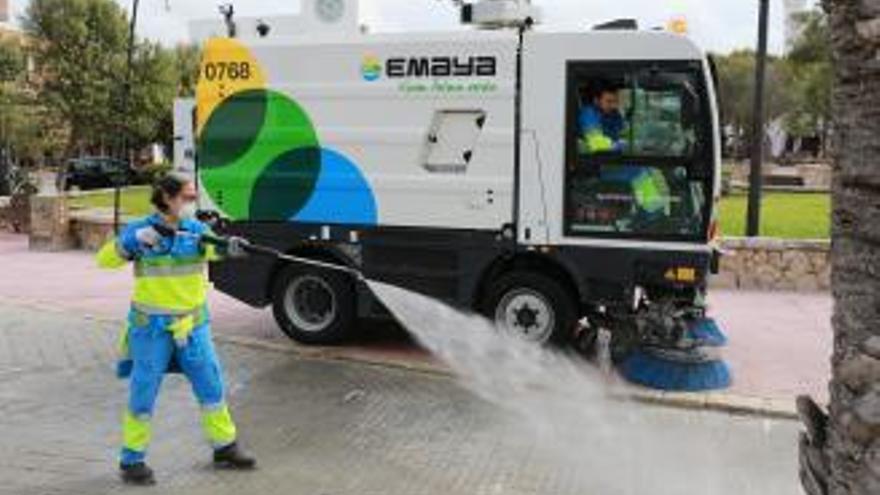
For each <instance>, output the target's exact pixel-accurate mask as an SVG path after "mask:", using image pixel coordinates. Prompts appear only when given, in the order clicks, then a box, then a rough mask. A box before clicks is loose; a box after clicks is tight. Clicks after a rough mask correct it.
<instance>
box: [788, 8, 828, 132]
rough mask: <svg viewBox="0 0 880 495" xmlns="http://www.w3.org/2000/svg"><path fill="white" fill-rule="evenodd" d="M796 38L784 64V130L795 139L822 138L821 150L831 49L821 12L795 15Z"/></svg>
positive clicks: (826, 26) (825, 125)
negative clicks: (786, 103) (786, 101)
mask: <svg viewBox="0 0 880 495" xmlns="http://www.w3.org/2000/svg"><path fill="white" fill-rule="evenodd" d="M797 22H798V24H799V25H800V36H798V37H797V39H796V40H795V42H794V44H793V45H792V47H791V50H790V51H789V52H788V54H787V56H786V59H785V62H786V80H787V83H786V87H787V88H789V94H790V95H791V97H790V100H789V101H790V108H789V109H788V111H787V112H786V116H785V128H786V131H788V133H789V134H791V135H792V136H795V137H812V136H816V135H819V136H821V137H822V139H821V141H822V146H823V148H824V146H825V143H826V141H827V135H828V127H829V125H828V124H829V122H830V120H831V82H832V78H833V75H832V68H831V48H830V39H829V32H828V20H827V16H826V15H825V14H824V12H822V11H819V10H814V11H808V12H804V13H801V14H798V15H797Z"/></svg>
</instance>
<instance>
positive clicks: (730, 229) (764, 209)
mask: <svg viewBox="0 0 880 495" xmlns="http://www.w3.org/2000/svg"><path fill="white" fill-rule="evenodd" d="M747 203H748V196H747V195H746V194H745V193H735V194H733V195H731V196H728V197H726V198H724V199H722V200H721V232H722V234H723V235H725V236H727V237H738V236H743V235H745V232H746V208H747V206H746V205H747ZM761 235H762V236H764V237H779V238H786V239H827V238H828V237H830V235H831V195H830V194H827V193H782V192H765V193H764V201H763V203H762V206H761Z"/></svg>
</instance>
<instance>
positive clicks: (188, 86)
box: [174, 43, 202, 98]
mask: <svg viewBox="0 0 880 495" xmlns="http://www.w3.org/2000/svg"><path fill="white" fill-rule="evenodd" d="M174 59H175V62H176V68H177V79H178V87H177V96H180V97H184V98H191V97H194V96H195V95H196V83H197V82H198V79H199V66H200V64H201V61H202V49H201V47H200V46H199V45H192V44H183V43H181V44H178V45H177V46H175V47H174Z"/></svg>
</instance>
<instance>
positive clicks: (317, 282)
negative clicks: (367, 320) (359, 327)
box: [272, 265, 357, 345]
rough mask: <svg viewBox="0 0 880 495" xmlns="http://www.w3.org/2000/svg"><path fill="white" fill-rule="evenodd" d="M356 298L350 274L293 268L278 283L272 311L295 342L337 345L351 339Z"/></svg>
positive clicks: (274, 287)
mask: <svg viewBox="0 0 880 495" xmlns="http://www.w3.org/2000/svg"><path fill="white" fill-rule="evenodd" d="M355 297H356V295H355V286H354V281H353V280H352V278H351V276H350V275H347V274H345V273H340V272H335V271H331V270H323V269H320V268H316V267H310V266H304V265H291V266H289V267H287V268H285V269H284V270H283V271H282V272H281V273H280V274H279V275H278V278H277V279H276V280H275V284H274V286H273V288H272V312H273V314H274V316H275V321H276V322H277V323H278V326H279V327H280V328H281V330H282V331H283V332H284V333H285V334H286V335H287V336H288V337H290V338H291V339H292V340H294V341H296V342H299V343H301V344H306V345H334V344H339V343H342V342H344V341H345V340H347V339H348V338H350V337H351V334H352V332H353V329H354V323H355V316H356V314H355V312H356V307H357V305H356V301H355ZM331 308H332V309H331Z"/></svg>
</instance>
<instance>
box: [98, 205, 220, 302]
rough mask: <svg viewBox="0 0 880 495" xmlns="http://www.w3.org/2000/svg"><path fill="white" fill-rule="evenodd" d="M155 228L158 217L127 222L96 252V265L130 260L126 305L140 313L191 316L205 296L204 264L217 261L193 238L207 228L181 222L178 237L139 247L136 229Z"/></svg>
mask: <svg viewBox="0 0 880 495" xmlns="http://www.w3.org/2000/svg"><path fill="white" fill-rule="evenodd" d="M161 224H162V219H161V217H159V215H152V216H149V217H147V218H144V219H142V220H137V221H134V222H132V223H130V224H128V225H127V226H126V227H125V228H124V229H123V231H122V232H121V233H120V234H119V236H118V237H117V238H116V239H114V240H112V241H110V242H108V243H107V244H106V245H104V247H103V248H102V249H101V250H100V252H98V257H97V261H98V265H99V266H100V267H102V268H111V269H112V268H121V267H123V266H125V265H126V264H127V263H129V262H134V275H135V286H134V294H133V296H132V303H133V305H134V307H135V309H137V310H139V311H140V312H142V313H144V314H147V315H151V314H162V315H168V314H187V313H194V312H196V311H197V310H198V309H199V308H201V306H202V305H204V304H205V300H206V298H207V289H208V280H207V274H206V270H205V266H206V263H207V262H208V261H213V260H216V259H217V258H218V256H217V253H216V252H215V251H214V248H213V246H204V245H202V243H201V242H200V239H199V236H201V235H202V234H204V233H206V232H208V227H207V226H206V225H205V224H203V223H201V222H199V221H196V220H183V221H182V222H181V223H180V226H179V227H178V229H179V231H180V232H181V234H179V235H177V236H176V237H174V238H164V239H162V241H161V242H160V243H159V245H158V246H156V247H154V248H148V247H146V246H141V245H139V243H138V240H137V238H136V233H137V231H138V230H140V229H143V228H146V227H149V226H151V225H161Z"/></svg>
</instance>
